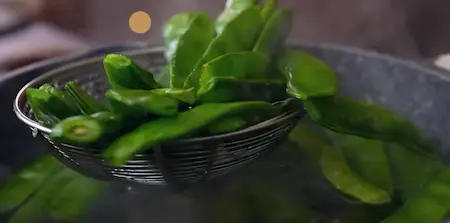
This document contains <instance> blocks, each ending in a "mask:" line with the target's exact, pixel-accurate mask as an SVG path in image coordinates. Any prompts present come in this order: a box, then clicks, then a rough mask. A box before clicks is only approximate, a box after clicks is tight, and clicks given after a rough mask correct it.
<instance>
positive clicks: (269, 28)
mask: <svg viewBox="0 0 450 223" xmlns="http://www.w3.org/2000/svg"><path fill="white" fill-rule="evenodd" d="M264 9H265V8H263V11H264ZM263 18H264V15H263ZM291 28H292V12H291V11H290V10H287V9H275V11H274V12H273V14H272V15H271V16H270V18H269V19H268V20H267V22H266V23H265V25H264V28H263V30H262V32H261V34H260V36H259V38H258V40H257V41H256V44H255V46H254V47H253V51H255V52H259V53H262V54H264V55H267V56H269V57H272V56H274V55H277V54H278V53H280V49H283V45H284V42H285V41H286V38H287V37H288V35H289V32H290V31H291ZM302 66H304V64H302ZM296 67H297V66H296ZM298 67H300V65H298ZM297 69H299V68H297ZM307 90H310V89H309V88H308V89H307ZM305 91H306V90H305Z"/></svg>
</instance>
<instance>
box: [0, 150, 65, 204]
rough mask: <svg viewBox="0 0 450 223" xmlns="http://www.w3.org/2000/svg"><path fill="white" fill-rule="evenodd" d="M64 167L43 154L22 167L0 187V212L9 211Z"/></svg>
mask: <svg viewBox="0 0 450 223" xmlns="http://www.w3.org/2000/svg"><path fill="white" fill-rule="evenodd" d="M62 168H64V166H63V165H61V164H60V163H59V162H58V161H57V160H56V159H55V158H53V157H52V156H44V157H42V158H40V159H38V160H36V161H34V162H33V163H31V164H29V165H27V166H25V167H22V168H21V169H19V170H18V171H17V172H15V173H14V174H13V175H12V176H11V177H10V178H8V179H7V180H6V181H5V182H3V183H2V185H1V187H0V197H1V199H0V212H6V211H9V210H11V209H13V208H15V207H17V206H19V205H20V204H22V203H23V202H24V201H25V200H26V199H27V198H28V197H29V196H30V195H32V194H33V193H34V192H35V191H37V190H38V189H39V187H40V186H41V185H42V184H43V183H44V182H45V180H47V179H48V177H49V176H51V175H52V174H53V173H55V172H57V171H59V170H61V169H62Z"/></svg>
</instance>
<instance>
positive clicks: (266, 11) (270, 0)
mask: <svg viewBox="0 0 450 223" xmlns="http://www.w3.org/2000/svg"><path fill="white" fill-rule="evenodd" d="M277 7H278V0H266V3H264V7H263V8H262V9H261V18H262V19H263V22H264V23H266V22H267V21H268V20H269V18H270V17H271V16H272V15H273V14H274V13H275V11H276V10H277Z"/></svg>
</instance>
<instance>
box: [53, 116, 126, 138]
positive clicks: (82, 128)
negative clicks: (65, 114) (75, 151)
mask: <svg viewBox="0 0 450 223" xmlns="http://www.w3.org/2000/svg"><path fill="white" fill-rule="evenodd" d="M132 122H133V121H132V120H127V121H125V120H124V119H123V117H122V116H120V115H116V114H114V113H111V112H100V113H94V114H92V115H90V116H73V117H70V118H66V119H64V120H62V121H61V122H59V123H58V124H57V125H55V126H54V127H53V128H52V131H51V133H50V137H51V138H52V139H53V140H56V141H59V142H65V143H70V144H75V145H87V144H93V143H96V142H99V141H100V140H102V139H105V138H106V137H108V136H112V135H113V134H114V133H117V132H119V131H120V130H122V129H125V128H126V126H127V125H131V123H132Z"/></svg>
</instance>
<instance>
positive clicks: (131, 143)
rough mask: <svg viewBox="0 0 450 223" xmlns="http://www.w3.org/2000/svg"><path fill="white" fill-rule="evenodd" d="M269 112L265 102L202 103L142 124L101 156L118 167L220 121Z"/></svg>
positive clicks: (269, 105) (114, 143) (120, 138)
mask: <svg viewBox="0 0 450 223" xmlns="http://www.w3.org/2000/svg"><path fill="white" fill-rule="evenodd" d="M270 109H272V104H270V103H266V102H236V103H211V104H202V105H199V106H197V107H194V108H192V109H190V110H188V111H185V112H181V113H179V114H178V115H177V116H174V117H161V118H158V119H155V120H152V121H150V122H148V123H144V124H142V125H141V126H139V127H138V128H136V129H135V130H133V131H131V132H129V133H127V134H125V135H123V136H121V137H119V138H118V139H117V140H116V141H114V142H113V143H112V144H111V145H110V146H109V147H108V148H107V149H106V150H105V152H104V153H103V156H104V157H105V158H106V159H107V160H108V161H109V162H110V163H111V164H112V165H115V166H120V165H123V164H125V163H126V162H127V161H128V160H130V159H131V158H133V156H134V155H135V154H136V153H137V152H140V151H143V150H147V149H151V148H152V147H154V146H156V145H159V144H162V143H165V142H167V141H171V140H175V139H179V138H181V137H183V136H186V135H189V134H192V133H195V132H197V131H199V130H201V129H203V128H205V127H207V126H208V125H210V124H211V123H213V122H215V121H217V120H220V119H221V118H224V117H229V116H232V115H235V114H241V113H262V112H265V111H266V110H270Z"/></svg>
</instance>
